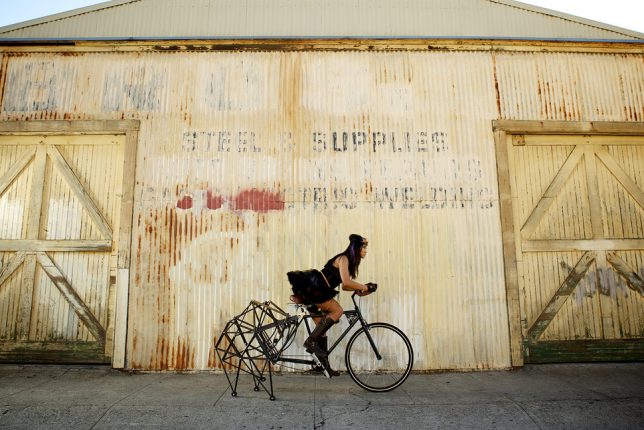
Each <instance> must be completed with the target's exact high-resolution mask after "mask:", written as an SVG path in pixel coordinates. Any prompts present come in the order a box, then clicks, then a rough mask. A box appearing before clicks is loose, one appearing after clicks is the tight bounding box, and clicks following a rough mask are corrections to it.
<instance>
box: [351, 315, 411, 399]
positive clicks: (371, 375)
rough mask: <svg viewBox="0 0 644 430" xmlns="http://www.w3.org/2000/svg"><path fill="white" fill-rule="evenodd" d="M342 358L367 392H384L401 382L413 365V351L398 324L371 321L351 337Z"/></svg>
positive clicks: (354, 377) (355, 380)
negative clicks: (396, 325) (378, 355)
mask: <svg viewBox="0 0 644 430" xmlns="http://www.w3.org/2000/svg"><path fill="white" fill-rule="evenodd" d="M372 341H373V344H372ZM374 347H375V349H374ZM376 350H377V351H378V353H379V354H380V358H378V357H377V355H376ZM344 359H345V362H346V365H347V371H348V372H349V376H351V379H353V381H354V382H355V383H356V384H358V385H359V386H361V387H362V388H364V389H365V390H368V391H374V392H384V391H391V390H393V389H394V388H396V387H398V386H400V384H402V383H403V382H405V380H406V379H407V377H408V376H409V373H410V372H411V368H412V366H413V364H414V351H413V349H412V346H411V342H409V339H408V338H407V336H405V333H403V332H402V331H401V330H400V329H399V328H398V327H395V326H393V325H391V324H387V323H373V324H368V325H367V326H366V330H365V328H364V327H363V328H361V329H360V330H358V331H357V332H355V333H354V334H353V336H351V339H349V343H348V344H347V349H346V351H345V353H344Z"/></svg>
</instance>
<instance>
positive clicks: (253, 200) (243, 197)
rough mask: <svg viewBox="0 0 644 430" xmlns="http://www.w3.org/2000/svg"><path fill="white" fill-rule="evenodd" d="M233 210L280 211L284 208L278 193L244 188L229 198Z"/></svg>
mask: <svg viewBox="0 0 644 430" xmlns="http://www.w3.org/2000/svg"><path fill="white" fill-rule="evenodd" d="M231 206H232V209H233V210H238V211H244V210H250V211H255V212H268V211H281V210H284V199H283V198H282V196H281V195H280V193H271V192H269V191H263V190H258V189H256V188H253V189H251V190H244V191H242V192H240V193H239V194H238V195H237V196H236V197H234V198H233V199H232V200H231Z"/></svg>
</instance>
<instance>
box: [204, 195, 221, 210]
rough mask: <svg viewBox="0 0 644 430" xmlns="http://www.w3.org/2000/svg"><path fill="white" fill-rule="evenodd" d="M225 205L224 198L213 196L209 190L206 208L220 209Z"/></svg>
mask: <svg viewBox="0 0 644 430" xmlns="http://www.w3.org/2000/svg"><path fill="white" fill-rule="evenodd" d="M223 204H224V198H223V197H222V196H213V195H212V192H211V191H210V190H208V192H207V193H206V207H207V208H208V209H219V208H220V207H222V205H223Z"/></svg>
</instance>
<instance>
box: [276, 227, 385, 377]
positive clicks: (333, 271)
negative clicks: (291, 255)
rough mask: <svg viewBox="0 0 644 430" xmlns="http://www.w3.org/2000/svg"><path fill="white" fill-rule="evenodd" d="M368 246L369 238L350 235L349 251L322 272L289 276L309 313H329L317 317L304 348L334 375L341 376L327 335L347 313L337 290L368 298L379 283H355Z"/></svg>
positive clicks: (293, 273) (297, 273)
mask: <svg viewBox="0 0 644 430" xmlns="http://www.w3.org/2000/svg"><path fill="white" fill-rule="evenodd" d="M367 245H368V241H367V239H366V238H364V237H362V236H360V235H358V234H352V235H350V236H349V246H348V247H347V249H345V250H344V252H342V253H340V254H337V255H336V256H334V257H332V258H331V259H330V260H329V261H328V262H327V263H326V264H325V265H324V268H323V269H322V270H321V271H318V270H310V271H305V272H301V271H296V272H288V274H287V275H288V280H289V282H290V283H291V286H292V290H293V297H292V298H293V300H294V301H295V302H298V303H302V304H307V305H309V307H307V310H308V312H309V313H324V314H325V316H324V317H318V318H315V322H316V324H317V325H316V327H315V329H314V330H313V331H312V332H311V335H310V336H309V337H308V338H307V339H306V341H305V342H304V348H305V349H306V351H307V352H308V353H311V354H315V356H317V357H318V360H320V362H321V363H322V365H323V367H326V370H327V371H328V373H329V374H330V375H331V376H337V375H338V373H337V372H335V371H334V370H332V369H331V367H330V366H329V363H328V360H327V356H328V351H327V348H328V339H327V337H326V336H325V334H326V332H327V331H328V330H329V329H330V328H331V327H332V326H333V324H336V323H337V322H338V321H339V320H340V317H341V316H342V313H343V309H342V306H340V303H338V301H337V300H335V298H334V297H335V296H336V295H337V294H338V291H336V288H337V287H338V285H340V284H342V289H343V290H345V291H356V293H357V294H358V295H360V296H366V295H368V294H370V293H372V292H374V291H375V289H376V284H373V283H367V284H361V283H359V282H356V281H354V279H355V278H356V277H357V276H358V267H359V266H360V262H361V261H362V259H363V258H365V257H366V255H367Z"/></svg>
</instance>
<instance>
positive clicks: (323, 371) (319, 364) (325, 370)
mask: <svg viewBox="0 0 644 430" xmlns="http://www.w3.org/2000/svg"><path fill="white" fill-rule="evenodd" d="M311 357H312V358H313V361H314V362H315V364H316V365H318V366H320V367H321V368H322V373H324V376H326V377H327V379H331V375H330V374H329V371H328V370H327V368H326V366H325V365H324V363H322V361H321V360H320V359H319V358H318V356H317V355H315V354H311Z"/></svg>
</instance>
